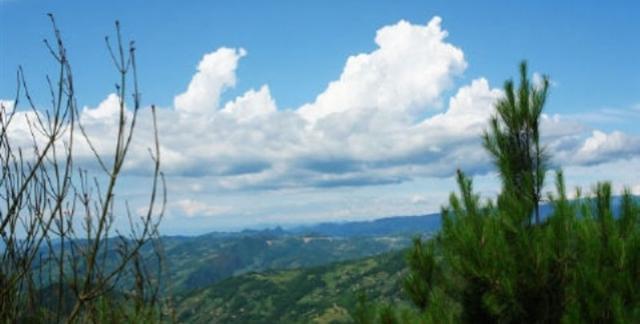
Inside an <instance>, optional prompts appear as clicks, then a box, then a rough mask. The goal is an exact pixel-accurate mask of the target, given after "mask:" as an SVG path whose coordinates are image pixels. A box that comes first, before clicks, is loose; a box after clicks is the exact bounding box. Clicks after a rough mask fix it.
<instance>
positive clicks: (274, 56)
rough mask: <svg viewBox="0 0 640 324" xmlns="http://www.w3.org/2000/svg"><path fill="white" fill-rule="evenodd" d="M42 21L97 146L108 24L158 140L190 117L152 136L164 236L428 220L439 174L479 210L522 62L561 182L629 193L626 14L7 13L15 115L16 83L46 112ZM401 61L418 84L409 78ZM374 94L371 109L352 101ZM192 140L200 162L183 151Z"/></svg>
mask: <svg viewBox="0 0 640 324" xmlns="http://www.w3.org/2000/svg"><path fill="white" fill-rule="evenodd" d="M47 12H52V13H54V14H55V16H56V18H57V21H58V24H59V26H60V28H61V29H62V31H63V36H64V39H65V41H66V44H67V47H68V49H69V52H70V58H71V60H72V65H73V68H74V73H75V75H74V76H75V79H76V88H77V92H78V102H79V104H80V105H81V106H83V107H84V106H86V107H87V109H88V110H93V112H94V113H95V114H93V115H91V116H92V118H94V119H95V120H94V119H92V120H91V122H94V123H96V128H99V127H103V126H104V125H103V124H102V121H100V120H99V118H107V117H108V114H106V115H105V114H101V113H99V112H100V111H99V109H101V108H100V107H102V109H103V110H104V111H108V108H109V102H110V101H109V100H108V95H109V93H111V92H113V87H112V84H113V83H114V81H115V79H116V74H115V70H114V69H113V67H112V66H111V65H110V64H109V63H110V62H109V57H108V53H107V51H106V49H105V46H104V40H103V37H104V36H105V35H107V34H112V32H113V21H114V20H115V19H119V20H120V21H121V23H122V26H123V31H124V36H125V38H126V39H135V40H136V43H137V47H138V61H139V76H140V82H141V88H142V92H143V99H144V104H145V105H148V104H151V103H155V104H157V105H158V106H161V107H163V109H164V111H165V112H166V117H165V118H166V119H167V122H168V121H169V120H172V119H175V118H182V117H176V116H182V115H185V114H188V115H190V116H192V117H193V115H195V114H201V115H199V116H200V117H199V118H197V119H198V120H199V121H201V122H202V123H203V124H202V125H194V126H193V127H188V126H185V125H191V124H189V122H188V120H187V119H185V120H184V123H185V124H184V125H182V128H178V127H174V128H171V127H167V130H166V131H165V133H164V134H162V139H164V140H165V142H166V150H167V156H168V159H167V162H166V167H167V169H168V177H169V184H170V187H169V189H170V199H172V203H173V205H172V208H171V209H170V215H168V217H167V219H166V221H165V227H166V231H168V232H173V233H179V232H189V233H191V232H201V231H206V230H216V229H228V228H239V227H243V226H262V225H271V224H280V223H283V224H293V223H302V222H311V221H322V220H343V219H360V218H372V217H381V216H384V215H393V214H418V213H425V212H433V211H437V210H438V208H439V207H438V206H440V205H441V204H442V203H444V201H445V199H446V196H447V195H448V192H449V191H450V190H452V189H453V188H454V186H453V181H452V179H451V178H450V175H451V171H452V170H453V169H455V167H462V168H466V169H469V170H470V172H473V173H474V174H475V175H476V178H477V181H478V187H479V189H480V190H482V191H483V193H485V194H486V195H488V196H490V195H491V194H493V193H495V191H496V190H497V181H496V180H495V176H494V175H492V173H490V172H489V171H490V170H491V167H490V164H489V163H488V161H487V159H486V156H483V153H482V150H481V149H480V147H479V145H478V142H477V133H478V132H479V130H481V128H482V123H481V121H482V120H484V119H486V116H487V114H488V113H490V107H491V102H492V100H495V98H496V97H498V96H499V88H500V87H501V86H502V83H503V82H504V80H505V79H507V78H509V77H512V76H514V75H515V72H516V66H517V64H518V62H519V61H520V60H521V59H527V60H528V61H529V63H530V68H531V70H532V72H540V73H546V74H549V75H550V76H551V79H552V81H553V84H554V85H553V87H552V89H551V94H550V98H549V101H548V105H547V106H546V110H545V111H546V113H547V114H548V122H547V125H548V126H547V128H548V134H549V136H548V138H547V139H546V140H547V141H548V144H549V145H550V147H551V149H552V151H553V153H556V154H555V156H556V158H555V160H554V162H555V164H556V165H562V166H563V167H564V168H565V169H566V171H567V174H568V176H569V179H568V182H569V183H570V184H576V185H584V186H587V187H588V184H589V183H592V182H594V181H597V180H603V179H611V180H613V181H615V182H616V183H617V184H618V187H621V186H623V185H627V186H631V187H634V188H635V187H637V188H638V190H640V176H638V174H639V173H640V166H639V164H640V163H639V162H640V139H639V137H640V128H638V127H637V124H638V122H639V121H640V41H638V32H640V20H638V19H637V12H640V5H639V4H638V3H637V2H635V1H611V2H607V3H602V2H599V1H580V2H578V1H566V2H562V3H557V2H554V1H536V2H528V3H525V2H513V1H486V2H483V3H482V4H481V5H479V4H477V3H476V2H470V1H456V2H453V1H415V2H413V1H378V2H375V3H373V2H370V1H348V2H347V1H323V2H315V3H311V2H307V3H304V4H301V3H300V2H299V1H280V2H277V3H266V2H261V1H235V2H231V3H223V2H210V1H202V2H189V4H184V3H177V2H170V1H163V2H157V3H155V2H154V3H153V5H150V4H149V2H145V1H109V2H104V3H96V2H88V1H29V0H8V1H2V2H0V21H1V22H2V28H1V29H0V53H1V57H2V59H1V60H0V98H2V99H12V97H13V94H14V91H15V70H16V67H17V66H18V65H19V64H21V65H22V66H23V67H24V68H25V72H26V74H27V77H28V80H29V81H31V83H32V86H31V87H32V89H33V91H34V93H35V94H36V97H38V98H44V99H37V101H38V102H39V103H41V104H44V103H46V96H44V95H43V94H44V93H45V92H44V91H43V90H44V87H43V86H44V82H43V81H44V72H45V71H49V72H50V73H53V69H52V67H53V65H52V62H51V60H50V59H49V57H48V56H47V52H46V49H45V48H44V47H43V44H42V39H43V38H44V37H48V36H49V35H50V26H49V22H48V20H47V18H46V16H45V14H46V13H47ZM436 16H437V17H440V19H436V20H437V21H434V17H436ZM401 20H402V21H404V23H400V21H401ZM385 28H386V29H385ZM383 29H384V30H386V32H382V34H384V35H387V36H386V37H383V38H384V40H382V41H381V42H376V41H375V39H376V35H377V33H378V32H379V31H380V30H383ZM444 32H446V37H444V36H443V37H440V36H438V35H440V34H439V33H444ZM396 40H400V41H396ZM431 42H433V46H431V45H429V46H426V45H425V46H423V45H424V43H428V44H432V43H431ZM223 47H224V48H226V49H227V50H226V51H224V50H222V51H221V50H220V48H223ZM414 47H415V48H414ZM207 54H211V56H209V57H208V58H206V57H205V55H207ZM359 54H361V55H359ZM398 55H400V56H402V57H403V58H398V57H397V56H398ZM459 55H461V56H459ZM357 57H361V59H360V61H358V59H356V58H357ZM205 61H206V62H205ZM407 61H409V62H415V75H417V76H420V75H421V73H422V74H424V75H425V77H424V78H418V77H414V74H411V75H408V74H407V73H406V71H408V70H411V64H413V63H407ZM434 62H440V63H437V64H436V63H434ZM200 63H203V64H204V63H207V64H204V65H202V66H203V69H201V71H200V72H201V76H202V77H201V79H207V80H209V82H204V83H199V84H200V86H202V87H204V89H209V90H210V91H209V92H207V91H205V93H203V94H199V95H200V96H201V97H197V96H196V95H197V94H196V93H195V92H190V91H189V85H190V84H195V83H194V82H196V81H195V80H196V79H197V78H198V77H197V75H198V74H197V73H198V72H197V70H196V67H197V66H198V65H199V64H200ZM442 66H447V68H446V69H445V70H443V71H440V72H432V71H434V69H436V70H437V68H439V67H442ZM219 67H223V69H222V72H220V71H219V70H218V68H219ZM361 69H365V70H364V71H361ZM216 71H217V72H216ZM354 71H355V72H354ZM372 71H377V72H375V73H374V72H372ZM346 72H349V73H346ZM221 73H222V74H221ZM430 73H431V74H430ZM212 75H218V76H220V75H222V76H223V77H222V79H215V80H212V79H211V76H212ZM341 76H343V77H344V78H341ZM330 82H334V83H335V87H334V88H335V89H332V88H331V87H328V84H329V83H330ZM196 83H197V82H196ZM396 86H397V87H398V88H394V87H396ZM194 87H196V86H194ZM421 87H422V88H424V89H425V91H422V92H421V91H419V90H420V89H422V88H421ZM196 88H197V87H196ZM388 88H391V90H389V92H388V93H387V92H385V91H386V90H384V89H388ZM251 89H254V90H255V91H253V92H251ZM336 89H337V90H336ZM380 89H383V90H380ZM371 93H376V95H377V97H376V98H377V99H376V100H373V101H371V100H369V99H370V98H369V99H367V98H365V97H371V96H372V95H371ZM181 94H182V95H184V96H183V98H185V99H181V100H182V101H180V100H178V99H176V98H177V97H179V96H180V95H181ZM322 95H324V99H322V98H321V97H322ZM214 97H215V98H214ZM238 97H243V98H245V100H238V99H237V98H238ZM210 98H214V99H210ZM452 98H458V100H453V101H452V100H451V99H452ZM392 99H393V101H394V102H399V103H400V104H398V106H400V108H398V107H395V106H394V105H391V104H389V102H388V101H389V100H392ZM456 103H457V104H456ZM403 105H404V106H403ZM223 110H226V111H227V112H228V114H226V115H225V113H224V112H221V113H220V114H217V113H214V112H212V111H223ZM446 112H451V113H450V114H449V115H446V116H445V117H442V118H440V117H438V115H439V114H446ZM478 112H480V113H478ZM181 113H182V115H181ZM218 115H220V116H218ZM100 116H102V117H100ZM104 116H107V117H104ZM265 116H266V117H265ZM331 116H334V117H335V118H332V117H331ZM161 118H162V116H161ZM184 118H187V117H184ZM227 118H228V120H227ZM483 118H484V119H483ZM181 120H182V119H181ZM362 120H367V122H366V123H364V122H362ZM387 120H388V121H389V122H386V121H387ZM161 124H162V122H161ZM143 125H144V124H143ZM300 125H302V126H300ZM460 125H462V126H460ZM463 126H464V127H463ZM226 127H229V129H227V128H226ZM189 128H190V129H189ZM208 128H215V129H216V130H215V131H213V130H208ZM199 129H200V130H201V132H202V133H198V130H199ZM418 131H423V132H422V133H418ZM143 136H144V135H143ZM205 138H206V140H204V139H205ZM340 138H343V139H345V144H344V145H342V146H343V147H341V145H340V143H339V140H338V139H340ZM193 139H203V141H211V142H210V143H200V144H199V145H197V146H193V147H191V146H190V143H192V142H193ZM378 145H379V147H378ZM140 147H143V144H141V146H140ZM181 150H184V151H181ZM389 150H390V153H389V154H388V156H382V155H385V153H386V152H387V151H389ZM141 151H144V150H142V149H141ZM202 152H209V153H206V154H205V153H202ZM143 153H144V154H146V152H143ZM172 154H173V155H172ZM133 159H134V161H137V160H136V156H134V157H133ZM141 163H142V162H141ZM139 169H140V168H139V167H132V170H131V171H130V174H128V175H127V176H126V178H125V179H124V182H123V183H124V184H125V186H123V189H122V190H123V191H124V195H125V196H129V197H130V199H131V200H132V201H134V202H135V201H137V199H140V197H142V196H143V193H144V190H143V188H140V189H138V187H142V184H144V183H145V180H147V179H146V178H145V177H144V175H141V174H139V173H140V172H138V173H136V171H135V170H139ZM629 173H631V174H632V175H631V176H630V175H629Z"/></svg>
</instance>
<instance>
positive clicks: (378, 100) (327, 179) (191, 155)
mask: <svg viewBox="0 0 640 324" xmlns="http://www.w3.org/2000/svg"><path fill="white" fill-rule="evenodd" d="M441 22H442V21H441V19H440V18H439V17H435V18H433V19H431V21H429V22H428V23H427V24H426V25H421V24H411V23H409V22H406V21H400V22H398V23H396V24H393V25H389V26H385V27H383V28H381V29H379V30H378V31H377V33H376V36H375V44H376V45H377V48H376V49H374V50H373V51H371V52H369V53H360V54H357V55H353V56H350V57H349V58H347V60H346V63H345V65H344V68H343V70H342V73H341V74H340V76H339V77H338V78H337V79H336V80H334V81H332V82H330V83H329V84H328V85H327V87H326V89H325V90H324V91H323V92H322V93H320V94H318V95H317V97H316V98H315V99H314V100H313V101H311V102H309V103H306V104H304V105H302V106H300V107H298V108H297V109H293V110H282V109H278V106H277V101H276V99H275V98H273V97H272V95H271V92H270V90H269V86H268V85H262V86H260V87H259V88H257V89H250V90H248V91H246V92H245V93H244V94H242V95H240V96H238V97H236V98H234V99H232V100H229V101H227V102H221V96H222V94H223V93H224V91H225V90H227V89H229V88H231V87H234V86H235V84H236V69H237V68H238V65H239V63H240V61H241V59H242V58H243V57H244V56H246V55H247V54H248V53H247V51H246V50H244V49H242V48H237V49H234V48H224V47H223V48H220V49H217V50H215V51H213V52H211V53H208V54H206V55H204V56H203V58H202V59H201V61H200V62H199V64H198V65H197V70H196V72H195V74H194V76H193V77H192V79H191V81H190V82H189V83H188V85H187V86H186V89H185V90H184V92H182V93H179V94H178V95H176V96H175V99H174V103H173V107H164V108H161V109H160V110H159V111H158V123H159V130H160V137H161V145H162V147H161V152H162V153H161V154H162V163H163V167H164V170H165V172H166V173H167V174H168V175H169V176H181V177H207V178H208V179H212V183H211V185H213V186H215V187H217V188H223V189H238V190H246V189H283V188H298V187H313V188H324V187H338V186H367V185H376V184H390V183H401V182H406V181H410V180H412V179H415V178H420V177H448V176H450V175H452V174H453V172H454V171H455V170H456V168H462V169H464V170H466V171H467V172H470V173H475V174H482V173H486V172H487V171H488V170H490V169H491V168H492V166H491V162H490V160H489V158H488V156H487V155H486V154H485V152H484V151H483V149H482V147H481V145H480V139H479V136H480V134H481V132H482V130H483V129H484V128H485V127H486V123H487V119H488V118H489V116H490V115H491V113H492V111H493V104H494V102H495V101H496V100H497V99H498V98H500V96H501V95H502V92H501V90H499V89H496V88H493V87H492V86H491V85H490V83H489V81H488V80H486V79H484V78H481V77H479V78H477V79H474V80H472V81H471V82H470V83H468V84H465V85H462V86H459V87H458V88H457V89H456V88H454V87H455V85H456V81H457V80H459V79H460V77H461V76H462V74H463V73H464V71H465V69H466V67H467V62H466V60H465V57H464V53H463V51H462V50H461V49H460V48H459V47H456V46H455V45H453V44H451V43H449V42H448V41H447V32H446V31H445V30H443V29H442V26H441ZM451 94H452V95H451ZM117 105H118V100H117V97H116V96H115V95H113V94H111V95H109V96H108V97H107V98H106V99H105V100H104V101H103V102H101V103H100V104H99V105H98V106H96V107H95V108H90V107H85V108H84V109H83V111H82V115H81V121H82V122H83V123H84V125H85V127H86V128H87V130H88V132H89V135H90V136H91V138H92V139H93V141H94V142H95V144H96V147H97V148H98V150H99V151H100V152H102V153H104V154H108V152H109V149H110V148H111V146H110V145H112V143H111V142H112V141H111V140H110V139H111V138H113V137H112V136H110V135H111V134H115V131H116V126H117V124H116V119H117V109H118V108H117ZM129 113H130V112H129ZM148 117H150V116H149V112H148V110H143V112H142V116H141V118H140V124H139V127H138V129H137V130H136V132H137V134H136V136H137V137H136V139H135V141H134V143H133V147H132V149H131V155H130V156H129V161H128V163H127V165H126V171H127V172H134V173H135V172H138V173H144V172H145V170H147V169H148V165H149V160H148V154H147V150H146V148H147V147H149V146H150V145H151V143H152V134H151V131H150V130H151V122H150V121H151V119H150V118H148ZM542 128H543V131H542V132H543V134H544V136H545V137H544V138H543V141H544V142H545V144H546V145H547V146H548V148H549V151H550V153H551V154H552V155H553V156H554V158H555V160H554V163H555V164H557V165H562V166H585V165H595V164H600V163H605V162H610V161H615V160H620V159H632V158H637V157H639V156H640V138H638V137H635V136H631V135H627V134H624V133H621V132H617V131H614V132H611V133H605V132H602V131H599V130H593V129H590V128H588V127H586V126H585V125H584V124H581V123H579V122H576V121H575V120H573V119H568V118H564V117H563V116H559V115H544V116H543V121H542ZM16 131H19V130H16ZM78 155H79V159H80V160H82V158H86V159H87V160H89V159H90V158H91V152H90V151H89V149H88V147H86V145H80V147H79V148H78ZM180 204H182V205H180V206H181V207H182V208H183V209H185V210H187V214H189V215H191V214H195V213H202V212H206V213H210V214H216V213H218V212H222V211H221V210H217V209H215V210H214V209H207V207H205V206H203V205H199V204H198V203H197V202H194V201H190V200H184V201H181V203H180Z"/></svg>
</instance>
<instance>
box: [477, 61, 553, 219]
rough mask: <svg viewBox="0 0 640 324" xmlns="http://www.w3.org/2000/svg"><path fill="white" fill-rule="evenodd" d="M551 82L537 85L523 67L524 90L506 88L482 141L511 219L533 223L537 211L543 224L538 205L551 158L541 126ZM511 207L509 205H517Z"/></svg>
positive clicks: (523, 66)
mask: <svg viewBox="0 0 640 324" xmlns="http://www.w3.org/2000/svg"><path fill="white" fill-rule="evenodd" d="M548 88H549V79H548V78H547V77H546V76H545V77H543V80H542V84H541V85H535V84H533V83H532V82H531V81H529V79H528V77H527V64H526V62H522V63H521V64H520V86H519V88H518V89H517V90H516V89H515V88H514V84H513V81H512V80H508V81H507V82H505V85H504V92H505V96H504V98H502V99H501V100H499V101H498V102H497V103H496V115H495V116H493V117H492V118H491V121H490V124H489V125H490V127H489V130H488V131H485V132H484V134H483V136H482V139H483V143H484V147H485V148H486V149H487V151H488V152H489V154H491V156H492V157H493V159H494V162H495V165H496V167H497V168H498V171H499V172H500V175H501V179H502V193H501V197H500V198H499V199H498V203H499V204H501V205H502V208H503V209H504V208H509V209H511V210H510V215H511V217H517V218H519V219H521V220H527V221H529V220H530V217H531V213H532V212H533V211H535V216H536V223H539V222H540V212H539V209H538V203H539V201H540V198H541V191H542V187H543V185H544V176H545V173H546V171H547V161H548V157H547V156H546V154H545V152H544V148H543V147H541V146H540V132H539V126H540V125H539V123H540V115H541V114H542V109H543V107H544V104H545V102H546V98H547V92H548ZM514 201H515V203H514V204H512V205H509V203H511V202H514Z"/></svg>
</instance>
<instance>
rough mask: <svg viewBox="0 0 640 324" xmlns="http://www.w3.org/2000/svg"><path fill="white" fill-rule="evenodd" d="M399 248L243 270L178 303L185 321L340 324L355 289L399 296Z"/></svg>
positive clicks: (376, 295) (384, 296)
mask: <svg viewBox="0 0 640 324" xmlns="http://www.w3.org/2000/svg"><path fill="white" fill-rule="evenodd" d="M404 255H405V252H404V251H397V252H392V253H387V254H383V255H379V256H375V257H369V258H365V259H360V260H355V261H345V262H340V263H335V264H331V265H326V266H321V267H314V268H307V269H292V270H278V271H268V272H264V273H248V274H244V275H241V276H236V277H232V278H229V279H226V280H223V281H221V282H219V283H217V284H213V285H211V286H208V287H205V288H203V289H200V290H196V291H194V292H192V293H190V294H188V295H186V297H184V298H182V299H179V300H178V301H177V312H178V320H179V321H180V322H184V323H312V322H318V323H343V322H348V321H349V320H350V315H349V310H353V309H354V306H355V304H356V299H357V295H358V292H359V291H364V292H365V293H366V294H367V295H368V296H370V297H371V298H373V299H376V300H379V301H383V300H388V301H391V300H396V301H398V300H399V299H400V297H401V296H400V294H401V293H402V292H401V288H400V280H399V279H400V278H401V277H402V275H403V274H404V272H405V270H404V269H405V263H404Z"/></svg>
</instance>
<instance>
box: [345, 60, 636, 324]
mask: <svg viewBox="0 0 640 324" xmlns="http://www.w3.org/2000/svg"><path fill="white" fill-rule="evenodd" d="M547 86H548V82H547V81H546V80H545V81H544V83H543V84H542V85H532V84H530V82H529V81H528V79H527V75H526V65H525V64H524V63H523V65H522V66H521V82H520V87H519V89H517V90H516V89H514V86H513V83H512V82H507V83H506V85H505V93H506V96H505V98H504V99H502V100H501V101H499V102H498V103H497V105H496V116H495V117H494V118H493V119H492V120H491V124H490V129H489V131H487V133H485V135H484V144H485V147H486V148H487V150H488V152H489V153H490V154H491V156H493V158H494V161H495V163H496V166H497V168H498V172H499V175H500V178H501V181H502V184H503V186H502V192H501V193H500V195H499V196H498V199H497V201H496V202H492V201H487V202H481V201H480V197H479V196H478V195H477V194H476V193H474V191H473V186H472V181H471V179H469V178H468V177H466V176H465V175H464V174H463V173H462V172H460V171H459V172H458V175H457V181H458V186H459V194H458V195H455V194H452V195H451V197H450V201H449V206H448V207H446V208H444V209H443V211H442V219H443V228H442V230H441V232H440V233H439V234H438V235H437V236H436V237H435V238H434V239H433V240H430V241H422V240H420V239H416V240H415V242H414V247H413V248H412V249H411V251H410V252H409V254H408V259H407V260H408V265H409V274H408V275H407V276H406V278H405V280H404V288H405V291H406V293H407V295H408V297H409V300H411V302H412V304H413V306H412V307H406V306H402V305H400V306H389V305H387V306H384V307H373V306H370V305H367V304H366V303H361V305H360V306H359V308H354V310H353V313H354V317H355V319H356V321H357V322H360V323H371V322H382V323H399V322H406V323H442V322H450V323H459V322H464V323H478V322H480V323H559V322H566V323H585V322H586V323H637V322H639V321H640V290H639V289H638V287H640V206H639V204H638V200H637V199H635V198H634V197H633V196H632V195H631V192H630V190H629V189H626V190H624V192H623V193H622V197H621V202H620V206H619V208H618V209H614V208H613V206H612V187H611V184H610V183H607V182H603V183H598V184H596V185H595V187H593V189H592V194H590V195H589V196H588V197H583V194H582V191H581V190H580V189H576V191H575V193H574V196H575V197H574V198H575V199H574V200H569V198H568V192H567V190H566V186H565V184H564V179H563V175H562V172H561V171H558V172H556V178H555V191H556V192H555V194H548V197H547V198H548V200H549V202H550V204H551V205H552V207H553V212H552V213H551V215H550V216H549V217H547V218H546V219H541V217H540V215H539V213H538V210H539V208H538V206H539V203H540V200H541V198H542V195H541V190H542V188H543V184H544V179H545V174H546V160H547V156H546V154H545V152H544V149H543V147H541V146H540V144H539V136H540V135H539V133H538V127H539V117H540V113H541V111H542V106H543V105H544V101H545V98H546V92H547ZM363 309H364V310H365V311H363Z"/></svg>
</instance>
